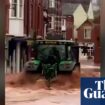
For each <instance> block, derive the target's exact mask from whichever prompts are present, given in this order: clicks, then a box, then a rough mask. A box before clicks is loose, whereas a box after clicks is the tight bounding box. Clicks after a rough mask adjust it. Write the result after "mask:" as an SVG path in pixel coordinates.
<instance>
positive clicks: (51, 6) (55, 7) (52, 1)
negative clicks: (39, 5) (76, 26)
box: [44, 0, 62, 39]
mask: <svg viewBox="0 0 105 105" xmlns="http://www.w3.org/2000/svg"><path fill="white" fill-rule="evenodd" d="M45 4H46V9H47V13H48V24H47V38H48V39H61V38H62V33H61V16H62V1H61V0H46V2H44V5H45Z"/></svg>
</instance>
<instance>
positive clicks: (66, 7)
mask: <svg viewBox="0 0 105 105" xmlns="http://www.w3.org/2000/svg"><path fill="white" fill-rule="evenodd" d="M78 6H79V4H74V3H63V4H62V15H73V13H74V11H75V10H76V8H77V7H78Z"/></svg>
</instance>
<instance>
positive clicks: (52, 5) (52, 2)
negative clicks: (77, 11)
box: [49, 0, 55, 8]
mask: <svg viewBox="0 0 105 105" xmlns="http://www.w3.org/2000/svg"><path fill="white" fill-rule="evenodd" d="M49 8H55V0H49Z"/></svg>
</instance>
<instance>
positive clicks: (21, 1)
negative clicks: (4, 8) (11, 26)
mask: <svg viewBox="0 0 105 105" xmlns="http://www.w3.org/2000/svg"><path fill="white" fill-rule="evenodd" d="M16 1H17V2H16V3H13V0H10V15H9V17H10V18H12V19H16V18H18V19H23V14H24V0H16ZM14 4H15V5H16V16H15V15H14V16H12V11H13V10H12V5H14ZM20 13H21V15H20Z"/></svg>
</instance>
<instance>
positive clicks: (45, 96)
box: [6, 88, 80, 105]
mask: <svg viewBox="0 0 105 105" xmlns="http://www.w3.org/2000/svg"><path fill="white" fill-rule="evenodd" d="M43 104H44V105H80V91H79V89H74V90H68V91H63V90H55V89H53V90H44V89H40V90H37V91H35V90H29V89H16V88H6V105H43Z"/></svg>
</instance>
